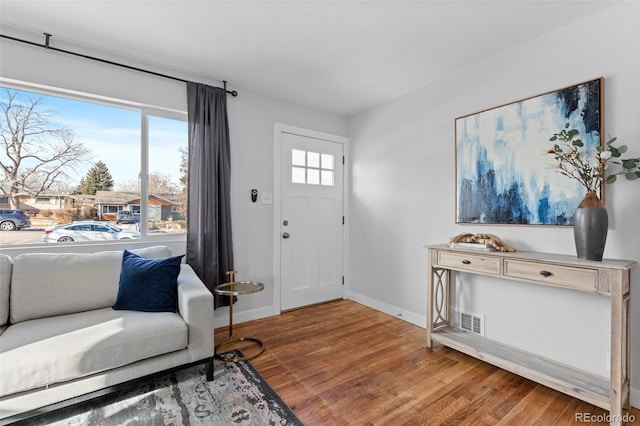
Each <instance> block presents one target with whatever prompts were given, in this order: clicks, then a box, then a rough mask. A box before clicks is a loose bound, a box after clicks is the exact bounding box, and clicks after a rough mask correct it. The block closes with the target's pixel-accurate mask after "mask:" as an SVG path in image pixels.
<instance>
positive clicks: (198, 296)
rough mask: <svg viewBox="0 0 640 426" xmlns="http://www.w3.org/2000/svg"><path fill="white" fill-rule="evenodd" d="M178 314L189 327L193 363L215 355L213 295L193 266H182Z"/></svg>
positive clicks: (179, 277) (189, 344)
mask: <svg viewBox="0 0 640 426" xmlns="http://www.w3.org/2000/svg"><path fill="white" fill-rule="evenodd" d="M178 312H179V313H180V315H181V316H182V318H183V319H184V321H185V322H186V323H187V326H188V327H189V342H188V348H189V352H190V353H191V357H192V359H191V361H199V360H201V359H205V358H209V357H212V356H213V355H214V343H213V328H214V326H213V294H211V292H210V291H209V289H208V288H207V287H205V285H204V284H203V283H202V281H201V280H200V278H198V276H197V275H196V273H195V272H194V270H193V269H192V268H191V266H189V265H187V264H184V263H183V264H182V265H180V275H178Z"/></svg>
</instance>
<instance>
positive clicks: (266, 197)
mask: <svg viewBox="0 0 640 426" xmlns="http://www.w3.org/2000/svg"><path fill="white" fill-rule="evenodd" d="M262 204H273V194H272V193H271V192H263V193H262Z"/></svg>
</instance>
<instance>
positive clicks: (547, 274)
mask: <svg viewBox="0 0 640 426" xmlns="http://www.w3.org/2000/svg"><path fill="white" fill-rule="evenodd" d="M540 275H542V276H543V277H550V276H551V275H553V273H551V272H549V271H540Z"/></svg>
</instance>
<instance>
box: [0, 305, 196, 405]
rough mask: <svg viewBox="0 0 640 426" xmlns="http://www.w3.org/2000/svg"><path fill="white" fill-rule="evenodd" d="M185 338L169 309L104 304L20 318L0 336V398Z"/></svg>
mask: <svg viewBox="0 0 640 426" xmlns="http://www.w3.org/2000/svg"><path fill="white" fill-rule="evenodd" d="M187 340H188V329H187V325H186V324H185V322H184V320H183V319H182V317H181V316H180V315H179V314H177V313H171V312H154V313H149V312H135V311H115V310H113V309H111V308H105V309H99V310H95V311H90V312H82V313H77V314H70V315H62V316H57V317H51V318H42V319H36V320H31V321H24V322H21V323H19V324H15V325H12V326H10V327H8V328H7V330H5V332H4V333H3V334H2V338H1V339H0V365H2V369H0V397H2V396H4V395H7V394H12V393H16V392H20V391H25V390H29V389H35V388H39V387H43V386H47V385H51V384H54V383H59V382H64V381H67V380H71V379H76V378H78V377H82V376H87V375H90V374H93V373H97V372H100V371H105V370H109V369H112V368H115V367H120V366H123V365H127V364H130V363H133V362H136V361H139V360H142V359H147V358H151V357H154V356H156V355H161V354H165V353H168V352H173V351H177V350H181V349H184V348H186V347H187Z"/></svg>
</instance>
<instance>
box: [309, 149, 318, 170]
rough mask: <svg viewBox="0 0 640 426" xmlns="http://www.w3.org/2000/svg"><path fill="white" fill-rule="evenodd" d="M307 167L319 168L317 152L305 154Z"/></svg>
mask: <svg viewBox="0 0 640 426" xmlns="http://www.w3.org/2000/svg"><path fill="white" fill-rule="evenodd" d="M307 166H308V167H316V168H319V167H320V154H318V153H317V152H307Z"/></svg>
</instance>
